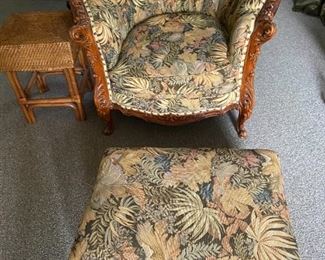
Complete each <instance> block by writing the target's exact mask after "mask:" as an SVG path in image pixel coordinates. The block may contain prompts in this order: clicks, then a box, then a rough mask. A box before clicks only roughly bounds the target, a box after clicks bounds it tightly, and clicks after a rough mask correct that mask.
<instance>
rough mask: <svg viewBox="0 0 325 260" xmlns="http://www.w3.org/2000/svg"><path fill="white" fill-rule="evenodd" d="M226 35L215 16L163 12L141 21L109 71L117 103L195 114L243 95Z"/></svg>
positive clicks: (219, 107)
mask: <svg viewBox="0 0 325 260" xmlns="http://www.w3.org/2000/svg"><path fill="white" fill-rule="evenodd" d="M226 38H227V36H226V34H225V32H224V31H223V29H222V27H221V26H220V24H219V23H218V22H217V21H216V18H214V17H212V16H208V15H203V14H164V15H158V16H155V17H151V18H149V19H147V20H146V21H144V22H142V23H140V24H138V25H137V26H135V27H134V29H133V30H131V32H130V33H129V35H128V36H127V38H126V40H125V41H124V44H123V46H122V50H121V54H120V58H119V61H118V63H117V65H116V66H115V67H114V68H113V69H112V70H111V71H110V72H109V79H110V82H111V89H112V100H113V102H114V103H116V104H118V105H120V106H122V107H124V108H128V109H131V110H140V111H143V112H145V113H150V114H158V115H166V114H176V115H184V114H196V113H202V112H206V111H211V110H222V109H224V108H225V107H226V106H229V105H230V104H233V103H237V102H238V99H239V85H238V83H237V80H236V77H235V76H236V71H235V70H234V68H233V67H232V65H231V64H230V62H229V59H228V57H227V53H228V49H227V40H226Z"/></svg>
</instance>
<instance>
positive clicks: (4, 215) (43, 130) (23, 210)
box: [0, 0, 325, 260]
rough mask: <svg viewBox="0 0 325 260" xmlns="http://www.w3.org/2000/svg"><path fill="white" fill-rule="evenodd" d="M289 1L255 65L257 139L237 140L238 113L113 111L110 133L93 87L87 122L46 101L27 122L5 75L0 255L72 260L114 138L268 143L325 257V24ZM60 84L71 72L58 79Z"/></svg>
mask: <svg viewBox="0 0 325 260" xmlns="http://www.w3.org/2000/svg"><path fill="white" fill-rule="evenodd" d="M291 5H292V3H291V1H289V0H283V1H282V4H281V7H280V10H279V12H278V15H277V18H276V20H277V24H278V28H279V32H278V34H277V36H276V38H274V39H273V41H271V42H269V43H268V44H266V45H265V46H264V48H263V51H262V55H261V57H260V59H259V62H258V66H257V71H256V81H255V83H256V96H257V104H256V108H255V110H254V115H253V117H252V119H251V120H250V121H249V123H248V125H247V126H248V131H249V138H248V139H247V140H246V141H241V140H240V139H238V137H237V135H236V133H235V131H234V128H233V120H234V118H235V114H231V113H229V114H228V115H225V116H223V117H219V118H213V119H208V120H205V121H202V122H199V123H195V124H190V125H187V126H181V127H165V126H159V125H155V124H150V123H145V122H143V121H142V120H139V119H136V118H128V117H124V116H122V115H121V114H120V113H114V115H113V116H114V122H115V132H114V134H113V135H112V136H110V137H106V136H103V135H102V132H101V131H102V129H103V122H102V121H101V120H100V119H99V118H98V117H97V116H96V112H95V109H94V105H93V103H92V99H91V95H90V94H87V95H86V96H85V98H84V105H85V109H86V112H87V116H88V118H87V121H85V122H77V121H75V119H74V115H73V113H72V112H71V111H70V110H69V109H64V108H57V109H56V108H55V109H38V110H36V115H37V120H38V121H37V123H36V124H34V125H27V124H26V123H25V122H24V120H23V117H22V114H21V112H20V109H19V107H18V106H17V104H16V100H15V97H14V95H13V93H12V91H11V89H10V88H9V85H8V82H7V80H6V78H5V77H4V75H3V74H0V122H1V123H0V148H1V149H0V259H4V260H6V259H66V257H67V255H68V253H69V250H70V246H71V244H72V242H73V240H74V236H75V234H76V230H77V226H78V222H79V220H80V217H81V215H82V212H83V209H84V205H85V203H86V202H87V200H88V198H89V196H90V194H91V187H92V184H93V183H94V180H95V176H96V172H97V167H98V165H99V162H100V159H101V155H102V153H103V152H104V150H105V148H107V147H110V146H122V147H124V146H161V147H169V146H170V147H178V146H184V147H236V148H269V149H273V150H275V151H277V152H278V153H279V155H280V157H281V159H282V168H283V174H284V178H285V189H286V194H287V200H288V205H289V208H290V213H291V218H292V224H293V227H294V229H295V234H296V237H297V240H298V246H299V250H300V253H301V256H302V258H303V259H315V260H319V259H325V224H324V223H325V104H324V102H323V101H322V99H321V94H320V93H321V91H322V90H324V88H325V27H323V26H322V24H321V22H320V20H318V19H317V18H313V17H309V16H305V15H303V14H300V13H294V12H292V11H291ZM53 9H65V1H64V0H29V1H26V0H1V2H0V22H2V21H3V19H4V18H5V17H6V16H7V15H9V14H10V13H12V12H14V11H25V10H53ZM50 84H51V89H52V92H57V93H59V92H60V91H58V90H57V89H60V88H61V89H63V88H62V84H63V81H62V80H61V79H59V78H54V79H53V80H51V82H50Z"/></svg>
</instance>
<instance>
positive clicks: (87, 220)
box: [70, 148, 299, 260]
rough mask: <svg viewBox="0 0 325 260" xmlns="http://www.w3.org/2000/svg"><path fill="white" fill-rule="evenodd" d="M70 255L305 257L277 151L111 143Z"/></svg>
mask: <svg viewBox="0 0 325 260" xmlns="http://www.w3.org/2000/svg"><path fill="white" fill-rule="evenodd" d="M70 259H130V260H131V259H220V260H221V259H222V260H226V259H229V260H239V259H256V260H270V259H299V256H298V251H297V245H296V241H295V238H294V235H293V233H292V229H291V225H290V221H289V216H288V208H287V204H286V201H285V197H284V193H283V179H282V176H281V172H280V165H279V161H278V158H277V155H276V154H275V153H274V152H272V151H268V150H228V149H188V148H180V149H177V148H170V149H168V148H167V149H165V148H140V149H128V148H127V149H123V148H112V149H109V150H108V151H107V152H106V154H105V156H104V158H103V160H102V162H101V165H100V169H99V174H98V178H97V183H96V185H95V187H94V192H93V195H92V198H91V202H90V204H89V206H88V207H87V209H86V212H85V215H84V217H83V220H82V222H81V225H80V228H79V232H78V238H77V239H76V242H75V244H74V246H73V249H72V252H71V254H70Z"/></svg>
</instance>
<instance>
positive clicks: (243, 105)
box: [237, 86, 255, 139]
mask: <svg viewBox="0 0 325 260" xmlns="http://www.w3.org/2000/svg"><path fill="white" fill-rule="evenodd" d="M254 104H255V96H254V87H253V86H251V87H250V88H248V89H247V93H246V94H245V95H244V98H243V100H241V102H240V107H239V115H238V121H237V132H238V136H239V137H240V138H242V139H246V138H247V131H246V128H245V122H246V121H247V120H248V119H249V118H250V117H251V115H252V111H253V107H254Z"/></svg>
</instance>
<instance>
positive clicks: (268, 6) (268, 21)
mask: <svg viewBox="0 0 325 260" xmlns="http://www.w3.org/2000/svg"><path fill="white" fill-rule="evenodd" d="M279 5H280V0H267V1H266V3H265V4H264V6H263V8H262V10H261V12H260V14H259V15H258V17H257V19H256V23H255V31H258V35H257V36H258V38H259V39H260V41H261V42H262V43H264V42H267V41H268V40H270V39H271V38H272V36H273V35H274V34H275V33H276V25H275V23H274V22H273V19H274V16H275V14H276V12H277V10H278V8H279Z"/></svg>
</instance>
